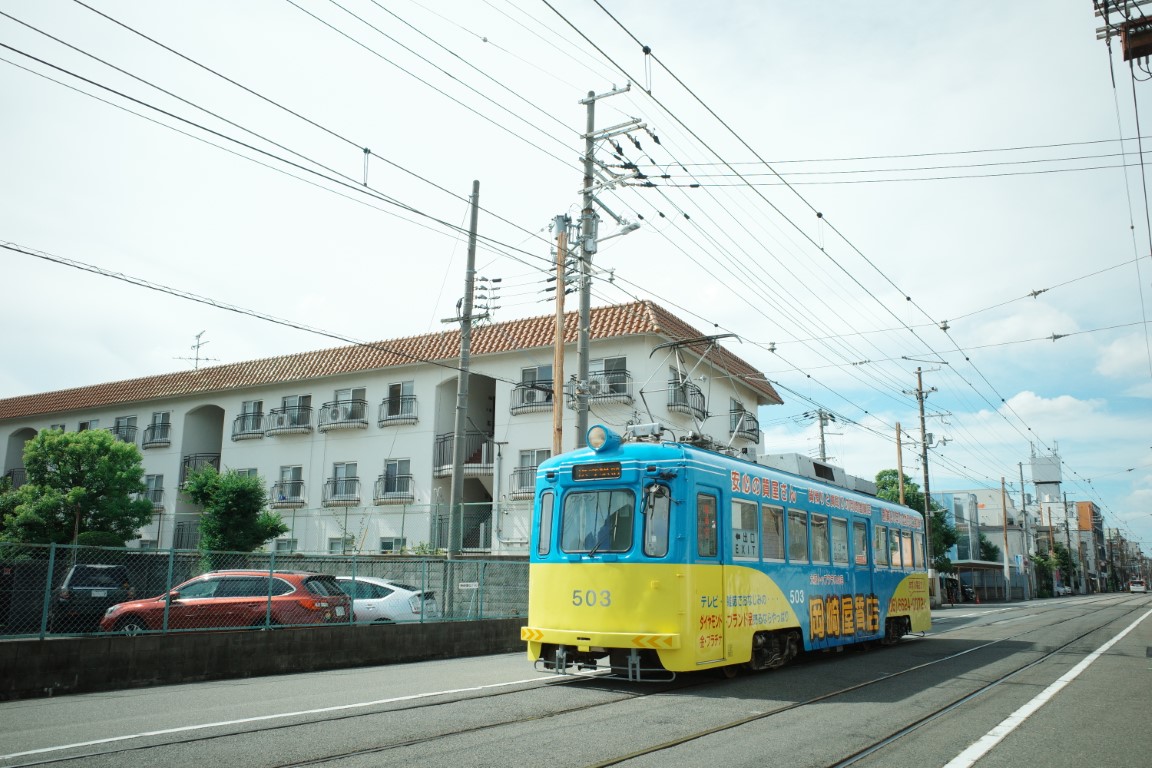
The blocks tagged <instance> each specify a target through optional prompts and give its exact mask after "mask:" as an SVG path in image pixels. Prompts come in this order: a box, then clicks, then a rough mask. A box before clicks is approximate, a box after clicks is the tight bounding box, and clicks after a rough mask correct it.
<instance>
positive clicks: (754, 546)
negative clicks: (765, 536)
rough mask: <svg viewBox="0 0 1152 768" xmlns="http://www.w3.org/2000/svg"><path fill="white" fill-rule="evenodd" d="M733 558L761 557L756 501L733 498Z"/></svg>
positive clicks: (756, 558) (753, 558)
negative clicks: (757, 530)
mask: <svg viewBox="0 0 1152 768" xmlns="http://www.w3.org/2000/svg"><path fill="white" fill-rule="evenodd" d="M732 559H733V560H759V559H760V537H759V536H758V535H757V532H756V502H754V501H738V500H736V499H733V500H732Z"/></svg>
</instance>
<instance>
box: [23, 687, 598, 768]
mask: <svg viewBox="0 0 1152 768" xmlns="http://www.w3.org/2000/svg"><path fill="white" fill-rule="evenodd" d="M584 677H587V676H585V675H580V674H575V675H572V674H569V675H557V676H555V677H544V678H540V677H533V678H530V679H528V680H511V681H509V682H506V683H493V684H491V685H477V686H473V687H471V688H452V689H449V690H446V691H430V692H428V693H416V694H412V695H411V696H396V697H393V698H390V699H376V700H375V701H361V702H357V703H355V704H339V705H337V706H334V707H320V708H318V709H302V710H300V711H298V712H281V713H279V714H275V715H259V716H257V717H243V718H240V719H238V720H221V721H219V722H215V723H200V724H199V725H183V726H180V727H179V728H164V729H163V730H159V731H143V732H142V733H130V734H125V735H124V736H110V737H109V738H106V739H93V740H92V741H78V742H76V743H75V744H61V745H60V746H56V747H44V748H42V749H30V750H28V751H26V752H13V753H12V754H10V755H0V760H9V759H11V758H15V757H27V756H28V755H41V754H44V753H45V752H60V751H62V750H65V749H77V748H79V747H91V746H95V745H97V744H112V743H115V742H117V741H129V740H131V739H142V738H145V737H147V736H164V735H167V734H172V733H186V732H188V731H199V730H203V729H205V728H222V727H226V726H229V725H242V724H244V723H257V722H260V721H261V720H278V719H281V718H288V717H300V716H301V715H319V714H324V713H326V712H340V711H341V710H348V709H360V708H363V707H375V706H379V705H381V704H394V703H396V702H400V701H413V700H415V699H427V698H431V697H432V696H446V695H450V694H454V693H474V692H476V691H484V690H488V689H490V688H506V687H508V686H510V685H524V684H526V683H537V684H540V685H555V684H558V683H568V682H575V681H576V680H579V679H582V678H584Z"/></svg>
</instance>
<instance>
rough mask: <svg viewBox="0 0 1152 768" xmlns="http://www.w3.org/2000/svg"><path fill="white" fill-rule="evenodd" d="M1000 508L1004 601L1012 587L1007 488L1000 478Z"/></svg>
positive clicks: (1002, 478)
mask: <svg viewBox="0 0 1152 768" xmlns="http://www.w3.org/2000/svg"><path fill="white" fill-rule="evenodd" d="M1000 508H1001V509H1002V510H1004V600H1005V601H1007V600H1008V593H1009V591H1010V589H1011V587H1012V583H1011V581H1009V579H1008V487H1007V485H1006V484H1005V483H1004V477H1003V475H1001V477H1000Z"/></svg>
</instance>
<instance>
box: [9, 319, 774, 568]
mask: <svg viewBox="0 0 1152 768" xmlns="http://www.w3.org/2000/svg"><path fill="white" fill-rule="evenodd" d="M576 337H577V323H576V316H575V314H572V315H569V316H568V317H567V318H566V322H565V354H566V359H567V362H565V364H564V369H565V376H564V378H563V380H561V381H560V382H559V383H557V382H556V381H555V377H554V375H553V350H554V344H553V339H554V318H552V317H551V316H544V317H536V318H531V319H526V320H516V321H510V322H503V323H495V324H490V325H478V326H477V327H475V328H474V329H473V330H472V340H471V350H470V365H469V369H470V377H469V386H468V402H467V405H466V416H467V419H466V421H467V424H468V428H467V432H466V434H464V435H463V437H462V439H463V440H464V441H465V442H466V448H465V451H464V456H465V458H464V466H463V473H464V488H463V499H464V507H463V510H462V512H461V514H459V515H458V516H457V518H456V519H455V520H454V521H453V525H454V527H455V530H456V538H457V540H458V541H459V543H460V545H461V547H460V548H462V549H463V550H468V551H477V552H485V553H492V554H509V555H526V554H527V541H528V533H529V528H530V514H531V505H532V491H533V485H534V481H535V471H536V466H537V465H538V464H539V463H540V462H541V461H542V460H544V459H545V458H548V457H549V456H550V455H551V453H552V443H553V412H552V405H553V402H554V400H555V399H559V400H560V401H561V403H562V404H563V406H564V407H563V409H562V411H563V430H564V439H563V449H564V450H571V449H572V448H573V447H574V445H575V435H574V429H575V413H574V411H573V405H574V402H575V398H574V395H575V391H576V390H575V387H576V386H577V382H575V376H574V375H573V372H574V371H576V370H577V360H576V348H575V345H576ZM459 351H460V332H459V329H458V328H457V329H454V330H446V331H444V332H442V333H433V334H427V335H423V336H415V337H410V338H404V339H396V340H392V341H384V342H378V343H373V344H366V345H358V346H346V347H338V348H334V349H326V350H321V351H316V352H304V353H300V354H294V355H285V356H282V357H274V358H266V359H263V360H253V361H249V362H244V363H236V364H230V365H219V366H213V367H209V368H200V369H198V370H193V371H183V372H180V373H172V374H162V375H157V376H148V377H144V378H139V379H132V380H128V381H118V382H113V383H108V384H97V385H93V386H88V387H78V388H75V389H68V390H61V391H57V392H46V393H41V394H33V395H27V396H22V397H13V398H8V399H4V400H0V438H2V439H0V461H2V465H0V466H2V467H3V469H4V474H5V475H6V476H8V477H9V478H11V479H12V480H13V481H14V482H16V483H20V482H23V479H24V467H23V448H24V444H25V443H26V442H27V441H28V440H30V439H32V438H33V437H34V436H35V435H36V434H37V432H38V431H40V430H43V429H49V428H56V429H65V430H68V431H75V430H84V429H108V430H111V431H112V432H113V434H115V435H116V436H117V437H118V438H119V439H121V440H124V441H126V442H132V443H134V444H136V445H138V446H139V447H140V449H141V452H142V454H143V462H144V467H145V472H146V485H147V491H146V493H147V496H148V498H150V499H151V500H152V502H153V506H154V509H155V517H154V519H153V522H152V523H151V524H150V525H147V526H145V527H144V528H143V529H142V530H141V531H140V534H139V535H140V539H139V540H138V541H137V542H135V544H134V545H135V546H140V547H159V548H169V547H176V548H193V547H195V546H196V543H197V541H198V521H199V515H200V510H199V508H198V507H196V506H194V505H192V504H190V503H189V502H187V501H186V500H185V499H184V498H182V496H181V493H180V488H181V485H182V483H183V482H184V479H185V477H186V476H187V475H188V473H189V472H190V471H192V470H194V469H197V468H199V467H202V466H204V465H211V466H214V467H217V468H218V469H234V470H239V471H243V472H248V473H252V474H255V475H258V476H260V477H262V478H264V479H265V481H266V482H267V484H268V490H269V498H270V500H271V506H272V507H273V508H274V509H276V510H278V511H279V512H280V514H281V516H282V517H283V519H284V521H285V523H286V524H287V525H289V527H290V528H291V531H290V532H289V533H288V534H287V535H285V536H283V537H281V538H279V539H277V540H275V541H274V542H272V543H271V544H270V545H269V549H274V550H275V551H278V552H283V553H291V552H309V553H317V552H318V553H351V552H357V553H398V552H401V551H406V550H407V551H410V550H412V549H413V548H416V547H420V546H424V547H429V548H439V549H445V548H447V547H448V544H449V541H448V531H449V507H450V506H451V505H450V501H451V493H450V491H451V476H452V471H453V465H454V455H455V454H454V448H455V440H456V436H455V434H454V429H455V419H456V411H457V383H458V379H459V370H458V361H459ZM589 360H590V362H589V372H590V373H589V378H588V381H587V382H586V383H585V384H584V391H586V392H587V394H588V397H589V417H588V424H589V426H591V425H593V424H596V423H598V422H602V423H605V424H607V425H609V426H611V427H613V428H614V429H618V430H620V429H623V428H624V427H625V426H626V425H628V424H630V423H633V424H634V423H647V422H660V423H662V424H663V425H664V426H666V427H667V428H668V429H669V430H670V431H671V434H672V435H674V436H676V437H683V436H685V435H686V434H687V433H689V432H694V433H697V434H698V435H702V436H703V438H704V439H710V440H711V442H712V444H713V445H715V446H717V447H720V448H723V449H726V450H730V451H733V452H736V453H745V454H748V455H749V456H750V457H755V456H756V455H757V454H758V453H759V448H760V442H761V432H760V426H759V419H758V416H757V413H758V410H759V408H760V406H764V405H772V404H779V403H781V399H780V396H779V395H778V394H777V392H776V391H775V389H773V387H772V386H771V385H770V384H769V383H768V382H767V380H766V378H765V376H764V375H763V374H762V373H760V372H758V371H756V370H755V369H754V368H752V367H751V366H750V365H749V364H748V363H746V362H745V361H743V360H741V359H740V358H739V357H736V356H735V355H733V354H732V353H730V352H728V351H727V350H726V349H724V348H723V347H720V346H719V345H717V344H716V343H715V342H714V340H711V339H709V338H707V337H705V336H704V335H703V334H701V333H700V332H699V331H698V330H696V329H695V328H692V327H691V326H689V325H688V324H687V323H685V322H684V321H682V320H681V319H679V318H677V317H675V316H674V315H672V314H671V313H669V312H668V311H666V310H664V309H663V308H661V307H659V306H658V305H656V304H654V303H651V302H635V303H631V304H624V305H619V306H612V307H603V308H599V309H593V310H592V313H591V329H590V343H589Z"/></svg>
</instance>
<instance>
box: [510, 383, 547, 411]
mask: <svg viewBox="0 0 1152 768" xmlns="http://www.w3.org/2000/svg"><path fill="white" fill-rule="evenodd" d="M509 410H510V411H511V412H512V413H532V412H533V411H550V410H552V381H551V379H548V380H541V381H525V382H521V383H520V384H517V385H516V386H515V387H513V388H512V405H511V407H510V408H509Z"/></svg>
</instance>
